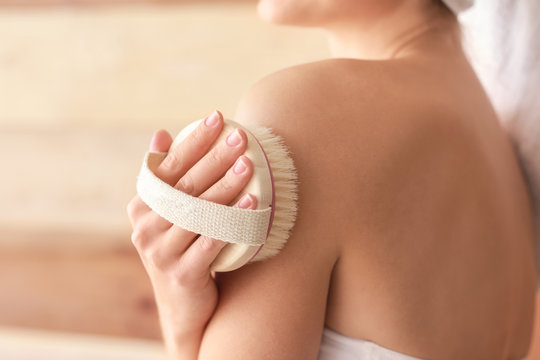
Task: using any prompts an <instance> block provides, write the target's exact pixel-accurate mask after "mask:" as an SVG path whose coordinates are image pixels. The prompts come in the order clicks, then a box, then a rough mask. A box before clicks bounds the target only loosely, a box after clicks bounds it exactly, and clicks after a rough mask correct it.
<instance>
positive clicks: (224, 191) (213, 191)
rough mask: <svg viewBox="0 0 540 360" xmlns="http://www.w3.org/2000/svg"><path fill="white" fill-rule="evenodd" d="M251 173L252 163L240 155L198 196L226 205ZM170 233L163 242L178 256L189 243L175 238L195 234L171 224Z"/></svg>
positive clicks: (248, 178) (245, 183) (246, 181)
mask: <svg viewBox="0 0 540 360" xmlns="http://www.w3.org/2000/svg"><path fill="white" fill-rule="evenodd" d="M239 164H240V165H243V166H245V169H244V170H243V171H242V172H240V173H236V172H235V169H236V168H237V165H239ZM239 167H241V166H239ZM252 174H253V163H252V162H251V160H249V158H248V157H246V156H241V157H240V158H239V159H238V161H237V162H236V164H235V165H233V166H232V167H231V168H230V169H229V171H227V173H226V174H225V176H224V177H223V178H222V179H220V180H219V181H218V182H217V183H215V184H214V185H213V186H212V187H210V188H209V189H208V190H207V191H205V192H204V193H203V194H202V195H201V196H199V198H201V199H204V200H208V201H212V202H215V203H218V204H222V205H227V204H230V202H231V201H233V200H234V198H235V197H237V196H238V194H239V193H240V192H241V191H242V189H243V188H244V187H245V186H246V185H247V183H248V182H249V180H250V179H251V175H252ZM169 232H170V233H171V234H170V236H169V237H168V239H167V240H166V243H165V244H164V246H165V248H167V251H168V252H169V253H170V254H171V256H178V255H179V254H181V253H183V252H184V251H185V250H186V249H187V248H188V247H189V246H190V245H191V243H185V242H184V243H182V242H180V241H177V240H175V239H178V238H184V237H188V236H192V237H194V236H195V234H194V233H192V232H190V231H187V230H185V229H183V228H181V227H179V226H172V227H171V228H170V229H169Z"/></svg>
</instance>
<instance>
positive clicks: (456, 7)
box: [443, 0, 474, 14]
mask: <svg viewBox="0 0 540 360" xmlns="http://www.w3.org/2000/svg"><path fill="white" fill-rule="evenodd" d="M443 2H444V3H445V4H446V6H448V7H449V8H450V10H452V11H453V12H454V13H456V14H459V13H460V12H462V11H465V10H467V9H468V8H470V7H471V6H472V5H473V4H474V0H443Z"/></svg>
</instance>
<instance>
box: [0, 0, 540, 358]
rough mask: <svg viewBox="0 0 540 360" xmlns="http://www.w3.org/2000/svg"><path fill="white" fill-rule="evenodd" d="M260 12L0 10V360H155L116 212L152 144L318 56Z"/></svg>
mask: <svg viewBox="0 0 540 360" xmlns="http://www.w3.org/2000/svg"><path fill="white" fill-rule="evenodd" d="M38 5H39V6H38ZM45 5H55V6H45ZM80 5H100V6H80ZM104 5H106V6H104ZM163 5H167V6H163ZM255 5H256V1H255V0H252V1H251V0H249V1H248V0H239V1H194V0H193V1H189V0H181V1H171V0H154V1H150V0H149V1H131V0H116V1H110V0H28V1H26V0H0V43H2V46H1V47H0V79H1V81H0V151H1V152H2V153H3V154H5V155H7V156H4V170H3V171H2V180H1V181H2V183H1V185H2V186H0V199H2V201H3V206H2V207H0V288H1V289H2V295H1V296H0V358H1V359H8V360H18V359H34V358H35V359H37V358H43V354H50V355H47V356H45V358H55V359H64V358H65V359H73V358H77V359H85V358H89V359H90V358H91V359H95V358H97V357H98V356H99V357H101V358H102V359H109V358H110V359H123V358H125V359H128V358H129V359H138V358H141V359H142V358H145V359H154V358H156V359H157V358H160V357H161V356H162V355H161V346H160V344H159V342H158V340H159V337H160V334H159V328H158V323H157V318H156V310H155V304H154V302H153V298H152V293H151V289H150V285H149V283H148V281H147V278H146V274H145V273H144V270H143V268H142V265H141V264H140V262H139V259H138V256H137V254H136V252H135V251H134V249H133V248H132V246H131V243H130V239H129V236H130V227H129V223H128V220H127V217H126V214H125V207H126V204H127V202H128V201H129V199H130V198H131V197H132V196H133V195H134V194H135V177H136V174H137V172H138V169H139V166H140V161H141V159H142V155H143V154H144V152H145V151H146V148H147V146H148V143H149V140H150V137H151V134H152V132H153V131H154V130H156V129H158V128H165V129H168V130H169V131H171V132H172V133H173V134H175V133H176V132H177V131H178V130H180V129H181V128H182V127H183V126H184V125H185V124H186V123H188V122H190V121H193V120H195V119H199V118H202V117H204V116H206V115H207V114H208V113H210V112H211V111H212V110H213V109H215V108H217V109H220V110H221V111H222V112H223V113H224V115H225V116H228V117H232V116H233V115H234V111H235V107H236V103H237V101H238V100H239V99H240V97H241V95H242V93H243V92H244V91H245V90H246V89H247V88H248V87H249V86H250V85H251V84H252V83H253V82H255V81H256V80H258V79H259V78H261V77H263V76H265V75H266V74H268V73H270V72H273V71H275V70H277V69H280V68H283V67H286V66H290V65H293V64H298V63H302V62H307V61H312V60H317V59H322V58H325V57H328V55H329V54H328V51H327V48H326V43H325V41H324V38H323V37H322V36H321V34H320V33H318V32H317V31H314V30H308V29H296V28H290V27H286V28H283V27H275V26H271V25H267V24H264V23H262V22H261V21H260V20H259V19H258V17H257V15H256V11H255ZM537 318H538V317H537ZM537 324H540V322H539V321H537ZM538 335H539V334H538V331H537V332H536V334H535V338H536V340H535V342H534V345H533V349H532V354H531V357H530V359H540V356H539V355H538V354H540V348H539V346H538V345H539V344H540V338H539V337H538ZM130 339H131V340H130ZM83 349H85V350H84V351H83ZM91 349H93V350H91ZM87 350H88V352H86V351H87ZM90 350H91V351H90Z"/></svg>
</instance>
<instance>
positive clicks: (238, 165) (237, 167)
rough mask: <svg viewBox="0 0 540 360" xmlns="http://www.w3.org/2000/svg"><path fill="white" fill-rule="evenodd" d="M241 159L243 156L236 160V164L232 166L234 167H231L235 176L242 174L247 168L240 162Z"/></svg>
mask: <svg viewBox="0 0 540 360" xmlns="http://www.w3.org/2000/svg"><path fill="white" fill-rule="evenodd" d="M242 157H243V156H241V157H239V158H238V160H236V164H234V167H233V171H234V173H235V174H237V175H240V174H242V173H243V172H245V171H246V169H247V166H246V164H245V163H244V161H243V160H242Z"/></svg>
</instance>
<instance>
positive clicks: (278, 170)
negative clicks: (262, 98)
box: [248, 126, 298, 261]
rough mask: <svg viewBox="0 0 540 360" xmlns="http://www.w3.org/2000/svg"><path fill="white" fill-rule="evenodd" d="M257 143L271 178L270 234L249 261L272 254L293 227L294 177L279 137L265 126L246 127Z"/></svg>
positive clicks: (295, 181)
mask: <svg viewBox="0 0 540 360" xmlns="http://www.w3.org/2000/svg"><path fill="white" fill-rule="evenodd" d="M248 129H249V130H250V132H251V133H252V134H253V135H255V137H256V138H257V140H258V141H259V143H260V144H261V146H262V148H263V150H264V152H265V153H266V156H267V158H268V162H269V163H270V167H271V169H272V176H273V178H274V191H275V210H274V221H273V223H272V228H271V229H270V234H269V235H268V238H267V239H266V242H265V244H264V246H263V247H262V249H261V250H260V251H259V253H258V254H257V255H256V256H255V258H254V259H253V260H252V261H260V260H264V259H267V258H269V257H272V256H274V255H276V254H278V253H279V251H280V250H281V249H282V248H283V246H284V245H285V243H286V242H287V239H288V238H289V234H290V231H291V229H292V227H293V226H294V222H295V220H296V213H297V200H298V177H297V172H296V168H295V166H294V162H293V160H292V158H291V156H290V154H289V151H288V149H287V146H286V145H285V143H284V141H283V139H282V138H281V137H280V136H278V135H275V134H274V133H272V130H271V129H269V128H266V127H262V126H259V127H251V128H248Z"/></svg>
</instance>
